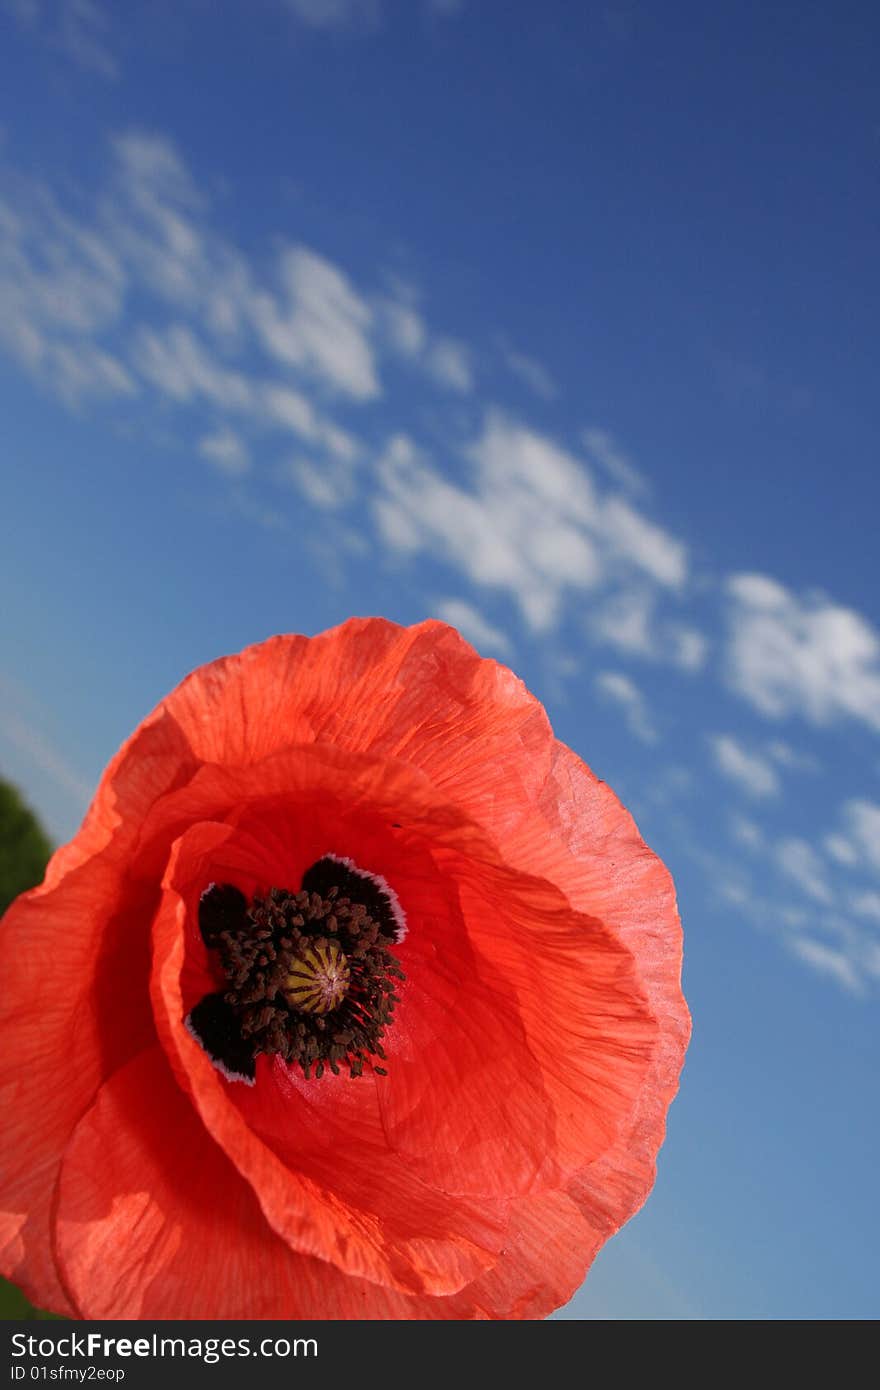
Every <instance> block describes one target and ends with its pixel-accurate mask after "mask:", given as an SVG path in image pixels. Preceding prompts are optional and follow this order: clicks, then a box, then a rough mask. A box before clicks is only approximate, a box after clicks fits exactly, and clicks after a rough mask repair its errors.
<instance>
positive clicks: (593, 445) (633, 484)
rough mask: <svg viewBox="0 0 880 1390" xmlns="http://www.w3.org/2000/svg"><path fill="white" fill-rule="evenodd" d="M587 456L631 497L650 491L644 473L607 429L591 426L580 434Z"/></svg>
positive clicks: (642, 495)
mask: <svg viewBox="0 0 880 1390" xmlns="http://www.w3.org/2000/svg"><path fill="white" fill-rule="evenodd" d="M581 439H582V441H583V445H584V448H585V449H586V451H587V457H588V458H589V459H590V460H591V462H594V463H596V464H597V466H598V467H599V468H601V469H603V471H604V472H605V473H607V474H608V477H609V478H610V479H611V481H612V482H614V483H617V484H618V486H619V487H622V488H623V490H624V492H629V493H631V494H632V496H633V497H645V496H647V494H648V492H649V491H650V489H649V486H648V481H647V479H646V477H645V475H644V474H643V473H642V472H641V471H640V470H639V469H638V468H636V465H635V464H634V463H633V461H632V459H631V458H630V457H629V456H628V455H627V454H626V453H624V451H623V449H622V448H621V447H620V445H619V444H618V443H617V442H616V441H615V439H614V438H613V436H612V435H610V434H609V433H608V431H607V430H600V429H597V428H596V427H595V426H592V427H591V428H590V429H585V430H584V431H583V432H582V434H581Z"/></svg>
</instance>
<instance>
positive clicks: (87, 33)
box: [57, 0, 119, 79]
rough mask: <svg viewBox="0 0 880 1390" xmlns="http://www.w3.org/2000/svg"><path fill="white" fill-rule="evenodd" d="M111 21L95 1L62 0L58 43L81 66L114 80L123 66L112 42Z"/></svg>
mask: <svg viewBox="0 0 880 1390" xmlns="http://www.w3.org/2000/svg"><path fill="white" fill-rule="evenodd" d="M110 27H111V26H110V21H109V19H108V16H107V14H106V12H105V11H104V10H103V9H102V8H101V7H100V6H99V5H97V4H96V3H95V0H62V4H61V6H60V14H59V19H58V29H57V42H58V44H59V46H60V47H61V48H62V49H63V50H64V51H65V52H66V53H67V54H68V55H69V56H70V57H71V58H73V59H74V61H75V62H77V63H79V65H80V67H83V68H86V69H88V71H89V72H96V73H98V74H99V76H101V77H106V78H110V79H114V78H117V77H118V76H119V64H118V62H117V60H116V56H115V54H114V53H113V50H112V48H111V46H110V43H109V35H110Z"/></svg>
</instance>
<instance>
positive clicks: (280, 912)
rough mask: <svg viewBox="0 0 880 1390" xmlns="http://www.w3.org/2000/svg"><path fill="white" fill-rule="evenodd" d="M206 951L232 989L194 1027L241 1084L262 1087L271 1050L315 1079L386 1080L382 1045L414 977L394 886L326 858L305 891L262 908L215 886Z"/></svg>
mask: <svg viewBox="0 0 880 1390" xmlns="http://www.w3.org/2000/svg"><path fill="white" fill-rule="evenodd" d="M199 927H200V930H201V933H202V937H203V939H204V942H205V945H206V946H207V947H208V948H209V950H210V951H211V952H212V953H216V956H215V958H216V959H218V963H219V965H220V968H221V969H222V971H223V974H224V975H225V978H226V988H225V989H224V990H222V991H219V992H216V993H213V994H208V995H206V996H205V998H204V999H202V1000H201V1001H200V1003H198V1004H197V1005H196V1007H195V1008H194V1009H193V1010H192V1012H191V1013H190V1014H189V1016H188V1018H187V1019H186V1023H187V1027H188V1028H189V1030H190V1032H191V1033H192V1034H193V1036H194V1037H195V1038H196V1039H197V1040H198V1041H199V1042H200V1043H201V1045H202V1047H203V1048H204V1049H205V1051H206V1052H207V1053H208V1055H209V1056H210V1057H211V1058H212V1060H213V1061H214V1063H215V1064H216V1065H217V1066H218V1067H219V1068H220V1070H221V1071H222V1072H223V1073H224V1074H225V1075H226V1076H227V1077H228V1078H229V1079H230V1080H243V1081H249V1082H252V1081H253V1079H254V1076H255V1063H256V1058H257V1056H258V1055H259V1054H260V1053H261V1052H264V1053H267V1054H269V1055H273V1054H278V1055H279V1056H280V1057H281V1058H282V1059H283V1060H284V1061H285V1062H288V1063H290V1064H293V1065H298V1066H299V1067H300V1068H301V1069H302V1072H303V1075H304V1076H305V1077H306V1078H307V1079H310V1078H311V1076H312V1073H313V1072H314V1075H315V1077H316V1078H320V1077H321V1076H323V1074H324V1070H325V1068H326V1067H329V1069H330V1070H331V1071H332V1072H334V1074H336V1075H338V1074H339V1072H340V1069H341V1067H343V1066H344V1067H346V1068H347V1070H348V1074H349V1075H350V1076H361V1075H362V1074H363V1072H364V1069H365V1067H369V1068H370V1070H372V1071H373V1072H375V1073H376V1074H377V1075H379V1076H386V1075H387V1072H386V1071H385V1069H384V1067H381V1066H378V1065H377V1064H376V1062H375V1061H374V1058H376V1057H378V1058H380V1059H382V1060H385V1053H384V1051H383V1048H382V1041H381V1040H382V1037H383V1036H384V1033H385V1030H386V1029H387V1028H388V1027H389V1026H390V1025H391V1023H392V1022H393V1016H394V1008H395V1005H396V1004H397V1002H398V995H397V993H396V987H397V986H398V985H399V982H401V981H402V980H403V979H404V978H405V977H404V974H403V971H402V970H401V969H400V966H399V964H398V963H397V959H396V957H395V955H394V954H393V952H392V950H391V947H392V946H394V945H395V944H396V943H397V942H398V941H399V940H400V939H401V937H402V936H403V934H404V930H405V923H404V918H403V914H402V912H401V909H400V905H399V903H398V902H397V898H396V895H395V894H394V892H393V890H392V889H391V888H389V886H388V884H387V883H386V882H385V880H384V879H382V878H379V877H378V876H377V875H374V874H370V873H368V872H367V871H366V870H363V869H359V868H358V867H357V865H355V864H354V863H353V862H352V861H351V860H350V859H340V858H338V857H337V856H335V855H325V856H324V857H323V858H322V859H319V860H318V861H317V863H315V864H313V865H312V867H311V868H310V869H308V870H307V871H306V873H305V874H304V875H303V882H302V887H301V888H300V890H299V892H292V891H291V890H289V889H287V888H271V889H270V890H269V892H268V893H267V894H265V896H259V895H258V896H255V897H254V898H253V899H252V900H251V901H250V902H248V900H247V899H246V898H245V896H244V894H243V893H242V892H240V890H239V889H238V888H235V887H233V886H232V885H231V884H218V883H211V884H209V885H208V887H207V888H206V889H205V890H204V892H203V893H202V896H201V899H200V902H199Z"/></svg>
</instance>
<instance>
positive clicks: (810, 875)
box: [775, 835, 834, 905]
mask: <svg viewBox="0 0 880 1390" xmlns="http://www.w3.org/2000/svg"><path fill="white" fill-rule="evenodd" d="M775 859H776V865H777V867H778V868H779V869H781V871H782V872H783V873H784V874H785V875H786V876H787V877H788V878H790V879H791V880H792V881H793V882H794V883H796V884H797V885H798V887H799V888H800V889H801V891H802V892H804V893H806V895H807V896H808V897H810V898H813V899H814V900H815V901H816V902H819V903H824V904H826V905H830V904H831V903H832V902H833V900H834V895H833V894H832V892H831V889H830V887H829V886H828V882H827V880H826V878H825V870H824V868H823V866H822V861H821V859H820V858H819V856H818V854H817V853H816V851H815V850H814V849H813V847H812V846H811V845H809V844H808V843H807V841H806V840H802V839H799V838H798V837H797V836H794V835H792V836H789V837H787V838H786V839H784V840H781V841H780V842H779V844H778V845H777V846H776V851H775Z"/></svg>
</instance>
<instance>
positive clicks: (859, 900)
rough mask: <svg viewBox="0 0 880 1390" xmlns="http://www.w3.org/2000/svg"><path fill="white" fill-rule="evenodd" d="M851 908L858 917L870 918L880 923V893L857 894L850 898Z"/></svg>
mask: <svg viewBox="0 0 880 1390" xmlns="http://www.w3.org/2000/svg"><path fill="white" fill-rule="evenodd" d="M849 905H850V908H851V909H852V911H853V912H854V913H855V914H856V916H857V917H869V918H870V919H871V920H872V921H874V922H880V893H856V894H855V895H854V896H853V897H852V898H850V903H849Z"/></svg>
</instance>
